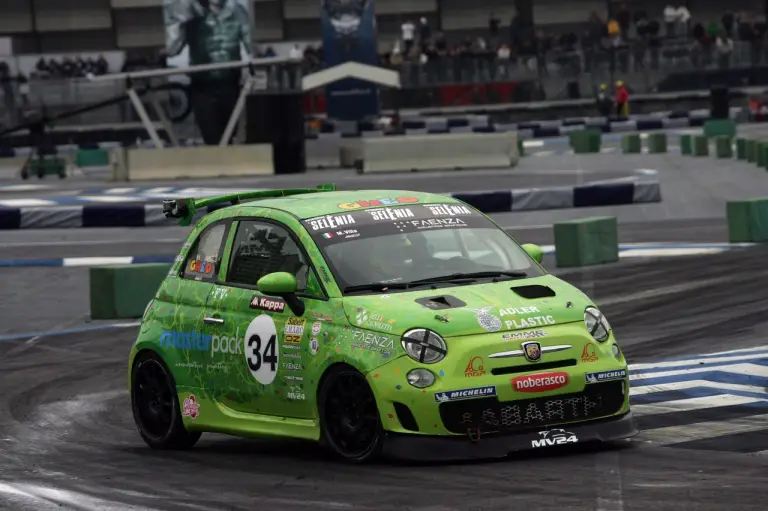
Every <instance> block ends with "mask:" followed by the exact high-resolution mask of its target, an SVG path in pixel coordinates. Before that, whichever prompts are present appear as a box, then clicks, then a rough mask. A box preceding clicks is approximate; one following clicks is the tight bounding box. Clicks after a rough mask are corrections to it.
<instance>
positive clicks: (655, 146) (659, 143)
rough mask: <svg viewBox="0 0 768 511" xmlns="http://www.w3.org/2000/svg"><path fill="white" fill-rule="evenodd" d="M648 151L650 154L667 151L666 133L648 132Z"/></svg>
mask: <svg viewBox="0 0 768 511" xmlns="http://www.w3.org/2000/svg"><path fill="white" fill-rule="evenodd" d="M647 142H648V152H649V153H651V154H661V153H666V152H667V134H666V133H650V134H649V135H648V141H647Z"/></svg>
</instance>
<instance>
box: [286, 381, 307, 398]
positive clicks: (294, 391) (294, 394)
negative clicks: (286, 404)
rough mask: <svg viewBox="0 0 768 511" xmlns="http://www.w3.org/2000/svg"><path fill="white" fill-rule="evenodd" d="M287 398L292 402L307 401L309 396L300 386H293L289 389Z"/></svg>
mask: <svg viewBox="0 0 768 511" xmlns="http://www.w3.org/2000/svg"><path fill="white" fill-rule="evenodd" d="M286 397H287V398H288V399H289V400H291V401H306V400H307V395H306V394H305V393H304V389H302V388H301V387H298V386H294V385H291V386H290V387H288V393H287V395H286Z"/></svg>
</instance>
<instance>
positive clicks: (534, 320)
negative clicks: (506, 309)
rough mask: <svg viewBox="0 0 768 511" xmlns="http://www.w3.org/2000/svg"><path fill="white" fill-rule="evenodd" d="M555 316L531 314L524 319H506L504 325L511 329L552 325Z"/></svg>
mask: <svg viewBox="0 0 768 511" xmlns="http://www.w3.org/2000/svg"><path fill="white" fill-rule="evenodd" d="M554 324H555V318H553V317H552V316H531V317H530V318H525V319H508V320H506V321H504V325H506V327H507V328H508V329H511V330H519V329H521V328H531V327H534V326H546V325H554Z"/></svg>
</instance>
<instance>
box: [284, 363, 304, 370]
mask: <svg viewBox="0 0 768 511" xmlns="http://www.w3.org/2000/svg"><path fill="white" fill-rule="evenodd" d="M282 367H283V369H286V370H288V371H298V372H301V371H303V370H304V368H303V367H302V366H301V364H297V363H296V362H283V363H282Z"/></svg>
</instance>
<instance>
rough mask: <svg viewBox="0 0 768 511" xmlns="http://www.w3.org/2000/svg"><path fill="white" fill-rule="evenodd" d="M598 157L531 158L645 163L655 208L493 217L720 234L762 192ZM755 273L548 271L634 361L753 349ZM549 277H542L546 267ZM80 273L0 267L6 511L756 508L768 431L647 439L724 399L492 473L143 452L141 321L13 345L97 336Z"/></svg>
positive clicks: (0, 475)
mask: <svg viewBox="0 0 768 511" xmlns="http://www.w3.org/2000/svg"><path fill="white" fill-rule="evenodd" d="M606 156H607V155H595V156H590V157H588V158H585V157H578V158H574V157H566V156H563V157H560V156H548V157H546V158H544V157H542V158H539V160H540V162H539V163H536V164H534V165H537V166H538V165H542V166H543V167H542V168H545V167H546V168H551V169H561V170H563V169H565V170H568V167H573V168H572V169H571V170H579V167H590V168H594V167H595V166H596V165H598V163H596V162H598V161H600V163H601V164H604V165H605V167H601V168H607V167H608V166H609V165H610V164H611V163H612V161H611V160H613V162H616V161H620V162H621V166H622V168H623V169H632V168H638V169H641V168H642V169H656V170H658V171H659V178H660V179H661V180H662V193H663V194H664V202H663V203H661V204H656V205H648V206H625V207H621V208H595V209H594V210H587V209H582V210H562V211H543V212H531V213H521V214H518V213H515V214H506V215H494V218H495V219H496V220H497V221H498V222H499V223H500V224H501V225H504V226H509V227H511V229H510V232H512V233H513V234H514V235H515V236H516V237H517V238H518V240H520V241H521V242H536V243H547V244H548V243H552V238H551V227H550V224H551V223H552V222H554V221H559V220H562V219H570V218H580V217H585V216H592V215H595V214H596V215H615V216H617V218H618V219H619V223H620V238H621V241H624V242H643V241H648V242H654V241H676V242H702V241H707V242H722V241H727V236H726V234H727V229H726V226H725V221H724V207H725V201H726V200H729V199H732V198H746V197H752V196H764V195H768V193H767V191H768V175H766V174H765V172H764V171H762V170H759V169H756V168H755V167H754V166H751V165H748V164H746V163H741V162H728V163H727V164H725V165H723V164H720V163H719V162H717V161H716V160H714V159H696V160H694V159H692V158H681V157H679V156H674V155H665V156H637V157H622V158H615V157H614V158H610V157H608V158H605V157H606ZM531 160H533V159H531ZM528 161H530V160H526V163H527V162H528ZM577 175H578V173H577ZM560 184H562V183H560ZM176 186H178V184H177V185H176ZM190 186H192V185H190ZM195 186H196V185H195ZM217 186H229V183H228V182H227V183H226V185H224V184H222V183H221V182H219V183H218V184H217ZM233 186H237V185H233ZM400 187H402V186H400ZM452 191H456V190H452ZM187 231H188V229H185V228H181V227H168V228H151V229H133V230H131V229H98V230H96V229H94V230H91V229H68V230H58V231H56V230H51V231H47V230H44V231H43V230H40V231H39V230H34V231H14V232H2V233H0V259H8V258H43V257H72V256H109V255H132V256H138V255H163V254H166V255H168V254H175V253H176V251H177V250H178V247H179V245H180V243H181V241H182V239H183V238H184V236H185V235H186V232H187ZM766 261H768V247H753V248H748V249H738V250H731V251H728V252H725V253H721V254H718V255H705V256H691V257H673V258H666V259H655V260H640V259H636V260H632V261H629V262H628V261H622V262H620V263H617V264H613V265H606V266H602V267H594V268H588V269H582V270H567V271H565V270H556V269H553V272H554V273H556V274H558V275H559V276H561V277H562V278H564V279H565V280H567V281H569V282H571V283H573V284H575V285H576V286H578V287H580V288H581V289H582V290H583V291H585V292H586V293H588V294H589V295H590V296H592V297H593V298H595V300H596V301H597V303H598V304H600V306H601V308H602V309H603V310H604V311H605V312H606V314H607V316H608V318H609V319H610V321H611V325H612V326H613V328H614V329H615V332H616V334H617V337H618V338H619V339H620V342H621V344H622V347H623V349H624V351H625V354H626V356H627V358H628V359H629V361H630V363H632V364H636V363H642V362H656V361H659V360H665V359H668V358H670V357H677V356H691V355H695V354H701V353H708V352H716V351H724V350H733V349H740V348H750V347H754V346H760V345H764V344H766V343H765V341H764V338H765V333H766V331H767V330H768V316H766V315H765V303H767V302H766V300H768V287H766V286H765V282H766V278H767V277H768V269H766ZM545 265H546V266H548V267H550V268H554V265H553V264H552V261H551V260H550V259H549V258H547V259H545ZM87 271H88V270H87V269H85V268H25V269H15V268H8V269H6V268H4V269H0V282H2V283H3V284H2V285H3V287H2V289H3V291H4V292H3V293H2V294H0V388H2V390H3V393H2V394H0V509H19V510H46V509H83V510H89V511H90V510H97V509H98V510H113V509H137V510H139V509H142V510H150V511H151V510H160V509H162V510H166V509H167V510H176V509H198V510H208V509H211V510H214V509H215V510H218V509H222V510H241V509H242V510H262V509H264V510H269V511H282V510H285V511H293V510H305V509H307V510H309V509H312V510H350V511H354V510H361V511H368V510H396V509H397V510H413V511H415V510H419V511H452V510H473V511H481V510H483V511H485V510H499V511H501V510H504V511H506V510H513V509H529V510H531V511H538V510H550V509H552V510H555V509H556V510H572V511H593V510H594V511H647V510H648V509H654V510H655V511H666V510H669V511H673V510H674V511H679V510H682V509H685V510H688V511H715V510H717V511H720V510H729V511H731V510H733V511H737V510H744V511H765V509H766V505H765V497H766V487H768V455H767V454H753V453H756V452H758V451H763V452H764V451H768V432H767V431H768V429H757V430H756V431H752V432H749V433H739V434H723V435H720V436H717V437H715V438H709V439H701V440H693V441H684V440H685V439H684V438H682V437H681V438H680V439H679V441H677V442H672V445H668V444H669V443H670V442H669V441H667V442H666V443H665V445H663V446H662V445H661V444H660V443H659V442H657V441H656V440H655V439H656V438H658V435H656V436H655V435H654V432H657V431H659V428H669V427H682V428H684V427H686V425H695V424H696V423H697V422H700V421H703V420H725V419H728V418H729V416H734V417H738V416H740V415H739V414H742V415H743V414H744V413H745V412H744V411H743V409H740V410H736V409H734V407H726V408H724V409H722V410H714V409H713V410H698V411H687V412H679V413H672V414H666V415H664V416H662V417H659V416H645V417H639V418H638V421H639V425H640V428H641V430H642V432H641V434H640V435H639V436H638V437H636V438H635V439H633V440H632V441H630V442H625V443H621V444H618V445H613V446H602V447H592V446H579V447H578V448H577V449H569V450H565V451H550V452H546V453H541V452H537V453H533V454H518V455H514V456H511V457H509V458H508V459H505V460H501V461H495V462H485V461H483V462H472V463H454V464H441V465H431V464H422V465H414V464H407V465H406V464H398V463H381V464H378V465H373V466H364V467H351V466H347V465H344V464H341V463H338V462H335V461H333V460H331V459H329V458H328V457H327V456H326V455H325V454H324V453H323V452H322V451H320V450H319V449H318V448H316V447H314V446H313V445H307V444H304V443H294V442H274V441H270V442H267V441H258V440H242V439H237V438H231V437H225V436H220V435H212V434H209V435H204V436H203V438H202V440H201V441H200V442H199V443H198V445H197V446H196V447H195V448H194V449H193V450H191V451H189V452H182V453H178V452H177V453H160V452H154V451H151V450H150V449H149V448H147V447H146V446H145V445H144V443H143V442H142V441H141V439H140V438H139V436H138V434H137V433H136V431H135V429H134V426H133V422H132V418H131V413H130V405H129V400H128V394H127V391H126V384H127V366H126V363H127V356H128V351H129V349H130V346H131V344H132V343H133V341H134V339H135V336H136V330H137V329H136V327H127V328H121V329H114V328H113V329H101V330H93V331H89V332H78V333H73V334H68V335H56V336H52V335H26V336H24V335H21V333H22V332H40V331H49V330H60V329H68V328H80V327H83V326H86V325H88V324H90V325H95V324H97V323H98V322H90V321H89V320H88V318H87V311H88V302H87V296H88V284H87ZM14 334H16V335H14ZM19 336H20V337H19ZM9 337H17V338H14V339H9ZM763 410H764V409H763ZM749 413H750V414H758V413H760V412H758V411H756V410H750V411H749ZM718 414H721V415H718ZM763 417H765V416H764V415H763Z"/></svg>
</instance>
